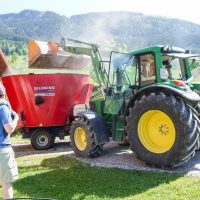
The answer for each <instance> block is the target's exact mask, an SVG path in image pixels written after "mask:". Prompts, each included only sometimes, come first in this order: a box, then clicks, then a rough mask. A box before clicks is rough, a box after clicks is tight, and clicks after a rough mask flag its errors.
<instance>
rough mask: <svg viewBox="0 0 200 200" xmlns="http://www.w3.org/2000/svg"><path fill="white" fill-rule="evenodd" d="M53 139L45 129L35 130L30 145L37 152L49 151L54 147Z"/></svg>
mask: <svg viewBox="0 0 200 200" xmlns="http://www.w3.org/2000/svg"><path fill="white" fill-rule="evenodd" d="M54 139H55V137H54V136H53V135H52V134H51V133H50V132H49V131H48V130H47V129H36V130H35V131H34V132H33V133H32V136H31V145H32V146H33V148H34V149H37V150H45V149H49V148H51V147H52V146H53V145H54Z"/></svg>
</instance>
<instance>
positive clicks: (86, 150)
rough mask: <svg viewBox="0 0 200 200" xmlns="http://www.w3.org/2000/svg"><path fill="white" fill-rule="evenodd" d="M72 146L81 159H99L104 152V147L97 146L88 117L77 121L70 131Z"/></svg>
mask: <svg viewBox="0 0 200 200" xmlns="http://www.w3.org/2000/svg"><path fill="white" fill-rule="evenodd" d="M70 140H71V146H72V148H73V150H74V152H75V154H76V155H77V156H79V157H90V158H93V157H97V156H98V155H100V154H101V152H102V145H97V144H96V142H95V137H94V130H93V127H92V125H91V124H90V122H89V120H88V119H87V118H86V117H80V118H78V119H77V120H75V121H74V122H73V124H72V126H71V129H70Z"/></svg>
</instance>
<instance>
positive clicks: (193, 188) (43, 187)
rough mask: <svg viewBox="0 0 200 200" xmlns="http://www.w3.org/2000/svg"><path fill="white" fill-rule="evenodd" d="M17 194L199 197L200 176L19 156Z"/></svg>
mask: <svg viewBox="0 0 200 200" xmlns="http://www.w3.org/2000/svg"><path fill="white" fill-rule="evenodd" d="M17 163H18V167H19V174H20V179H19V180H17V181H16V182H15V183H14V193H15V197H46V198H47V197H51V198H55V199H59V200H64V199H66V200H67V199H73V200H75V199H79V200H83V199H84V200H87V199H88V200H93V199H95V200H97V199H103V200H105V199H125V200H132V199H134V200H143V199H145V200H146V199H155V200H159V199H160V200H165V199H166V200H169V199H170V200H171V199H181V200H182V199H187V200H188V199H199V196H200V190H199V185H200V178H197V177H189V176H183V175H176V174H167V173H153V172H142V171H129V170H120V169H104V168H95V167H90V166H88V165H86V164H82V163H80V162H78V161H75V160H73V159H70V158H67V157H65V156H63V155H56V154H46V155H32V156H25V157H19V158H17Z"/></svg>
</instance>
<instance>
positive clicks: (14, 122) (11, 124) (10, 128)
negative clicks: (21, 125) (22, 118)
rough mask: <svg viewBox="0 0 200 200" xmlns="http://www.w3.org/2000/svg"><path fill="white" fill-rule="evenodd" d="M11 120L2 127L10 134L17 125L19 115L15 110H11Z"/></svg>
mask: <svg viewBox="0 0 200 200" xmlns="http://www.w3.org/2000/svg"><path fill="white" fill-rule="evenodd" d="M12 115H13V120H12V121H11V122H9V123H7V124H4V129H5V131H6V132H7V133H8V134H10V135H11V134H12V133H13V132H14V130H15V128H16V127H17V122H18V120H19V116H18V114H17V113H16V112H15V111H12Z"/></svg>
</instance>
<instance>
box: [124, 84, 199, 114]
mask: <svg viewBox="0 0 200 200" xmlns="http://www.w3.org/2000/svg"><path fill="white" fill-rule="evenodd" d="M158 92H164V93H168V94H173V95H175V96H178V97H180V98H182V99H183V100H185V101H187V102H190V103H191V104H192V105H193V106H196V105H197V104H198V102H199V101H200V96H199V95H198V94H197V93H196V92H194V91H192V90H190V89H188V90H186V91H182V90H179V89H176V88H173V87H170V86H168V85H151V86H146V87H143V88H141V89H140V90H138V91H137V92H136V93H135V94H134V95H133V97H132V99H131V100H130V101H129V103H128V105H127V107H126V115H127V114H128V113H129V108H130V107H133V105H134V102H135V101H136V100H137V99H139V98H141V97H142V96H143V95H148V94H150V93H158Z"/></svg>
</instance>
